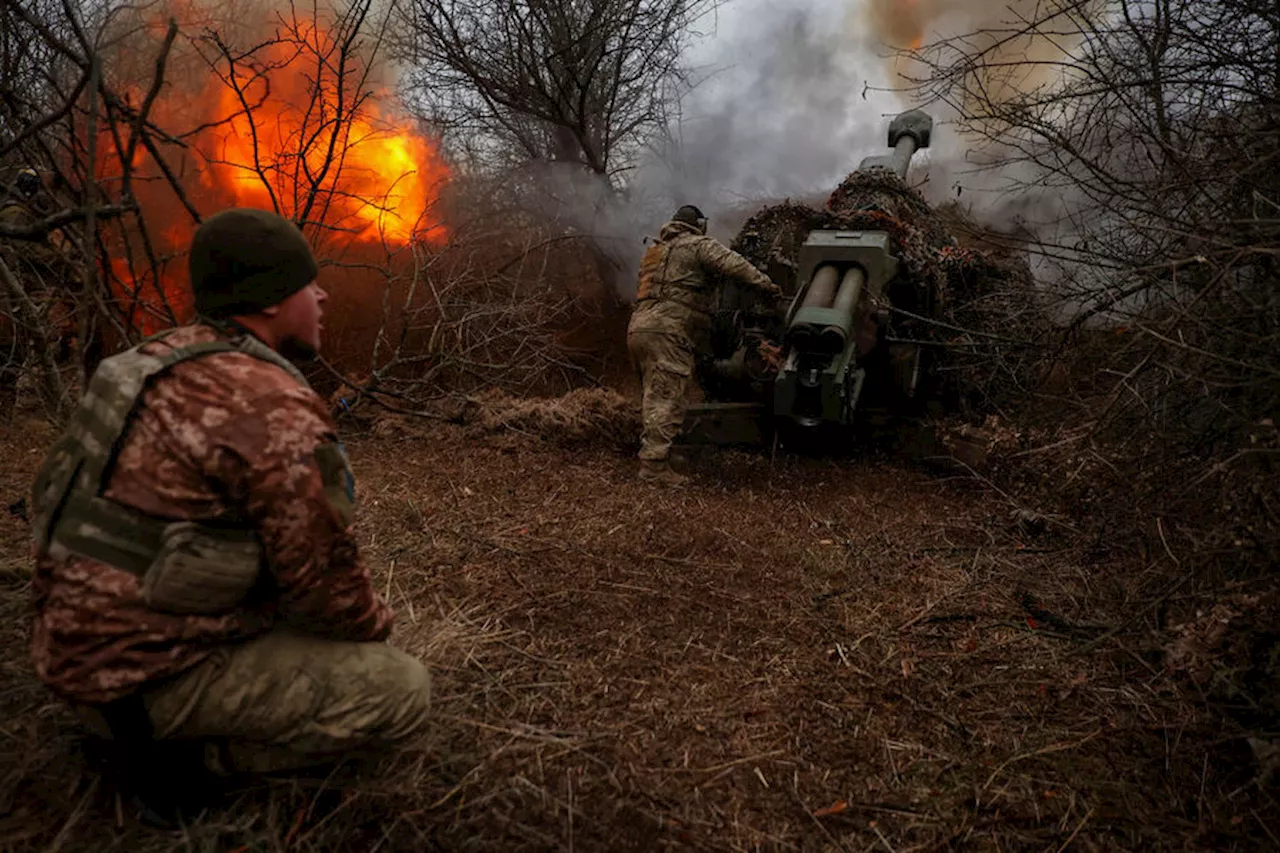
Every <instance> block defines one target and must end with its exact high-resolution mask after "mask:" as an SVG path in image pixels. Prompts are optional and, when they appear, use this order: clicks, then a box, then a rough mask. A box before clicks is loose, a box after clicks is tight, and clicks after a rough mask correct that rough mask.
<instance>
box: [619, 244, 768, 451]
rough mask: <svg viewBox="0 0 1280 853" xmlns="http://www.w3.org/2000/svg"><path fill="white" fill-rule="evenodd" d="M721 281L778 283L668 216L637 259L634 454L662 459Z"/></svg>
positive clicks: (763, 286)
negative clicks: (639, 419)
mask: <svg viewBox="0 0 1280 853" xmlns="http://www.w3.org/2000/svg"><path fill="white" fill-rule="evenodd" d="M721 280H730V281H736V282H739V283H740V284H742V285H744V286H746V287H755V288H757V289H759V290H762V291H764V292H765V293H766V294H769V295H778V294H779V293H780V291H779V290H778V287H777V285H775V284H774V283H773V282H772V281H770V280H769V277H768V276H766V275H765V274H764V273H762V272H760V271H759V270H757V269H756V268H755V267H754V266H752V265H751V262H750V261H748V260H747V259H746V258H744V257H742V256H741V255H739V254H737V253H736V252H733V251H730V250H729V249H728V248H726V247H725V246H724V245H722V244H721V243H720V242H718V241H717V240H715V239H713V238H711V237H708V236H706V235H705V234H703V233H702V230H701V229H700V228H698V227H697V226H695V225H692V224H689V223H686V222H681V221H677V220H672V221H671V222H668V223H667V224H666V225H664V226H663V227H662V231H661V232H660V233H659V237H658V240H657V242H655V243H654V244H653V245H652V246H650V247H649V250H648V251H647V252H645V255H644V259H643V260H642V261H641V262H640V284H639V289H638V290H637V292H636V308H635V311H634V312H633V313H632V315H631V323H630V325H629V326H628V327H627V349H628V351H629V352H630V353H631V360H632V361H633V362H634V363H635V365H636V368H637V369H638V370H639V372H640V379H641V382H642V383H643V385H644V399H643V402H642V404H641V406H642V412H643V416H644V434H643V437H642V440H641V446H640V458H641V459H642V460H644V461H646V462H665V461H666V460H667V458H668V456H669V454H670V452H671V444H672V442H674V441H675V439H676V437H677V436H678V435H679V434H680V428H681V427H682V426H683V424H684V414H685V409H686V405H687V404H686V402H685V397H686V396H687V394H688V391H689V384H690V380H691V378H692V377H693V374H694V364H695V362H696V360H697V354H698V352H699V351H700V350H701V349H702V348H704V347H705V346H706V344H707V336H708V335H709V333H710V330H711V312H712V310H714V308H715V305H716V297H717V293H718V289H719V285H720V282H721Z"/></svg>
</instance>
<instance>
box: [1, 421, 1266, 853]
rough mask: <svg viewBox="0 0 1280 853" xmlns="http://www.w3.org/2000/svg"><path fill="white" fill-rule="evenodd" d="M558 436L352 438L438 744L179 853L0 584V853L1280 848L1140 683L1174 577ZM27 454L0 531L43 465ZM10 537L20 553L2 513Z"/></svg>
mask: <svg viewBox="0 0 1280 853" xmlns="http://www.w3.org/2000/svg"><path fill="white" fill-rule="evenodd" d="M606 402H607V401H606ZM586 408H587V409H588V410H594V407H593V406H592V405H588V406H587V407H586ZM532 410H533V411H537V409H536V407H535V408H533V409H532ZM508 411H510V410H508ZM523 411H530V409H523ZM563 415H564V413H563V411H561V412H559V413H557V414H555V415H553V416H552V418H551V420H550V422H549V423H548V421H546V420H543V418H544V417H545V411H544V413H543V414H542V415H537V416H534V419H533V421H532V423H537V424H542V426H538V427H530V428H531V429H549V430H551V434H550V437H552V439H553V440H552V441H523V442H518V443H511V442H508V441H505V440H503V438H502V436H503V435H504V434H506V433H505V430H504V432H503V433H494V434H492V435H490V436H487V437H486V436H479V435H477V434H476V432H475V427H474V425H472V426H467V425H462V426H455V425H450V424H446V423H435V422H426V421H422V420H416V421H413V422H409V423H407V424H401V425H399V426H397V425H394V424H392V425H389V428H388V429H387V430H379V431H378V432H381V433H382V434H381V435H378V434H373V435H370V436H367V437H365V438H362V439H359V440H356V441H354V442H352V446H351V449H352V453H353V464H354V466H355V468H356V470H357V472H358V475H359V477H360V486H359V489H360V494H361V496H362V510H361V512H362V517H361V529H362V531H363V538H364V544H365V548H366V552H367V555H368V558H369V561H370V564H371V565H372V566H373V568H374V572H375V578H376V583H377V585H378V587H379V589H380V590H382V591H383V592H385V593H386V594H387V595H388V596H389V597H390V598H391V600H392V601H393V602H394V604H395V606H396V607H397V610H398V612H399V621H398V625H397V629H396V632H395V635H394V637H393V641H394V642H395V643H396V644H397V645H399V646H401V647H403V648H406V649H408V650H410V651H412V652H414V653H417V654H421V655H423V656H424V657H425V658H426V659H427V660H429V661H430V663H431V666H432V668H433V671H434V672H435V674H436V693H437V709H438V713H437V725H436V726H435V728H434V729H433V731H432V733H431V735H430V737H429V739H428V740H427V742H425V743H424V744H423V745H422V748H421V749H420V750H417V751H412V752H409V753H406V754H404V755H401V756H398V757H395V758H392V759H390V760H388V761H386V762H384V763H382V764H380V765H379V766H377V767H373V768H368V767H366V768H364V769H363V770H362V771H361V772H356V771H357V768H355V767H348V768H345V769H342V770H340V771H338V772H337V773H335V774H334V775H331V776H328V777H325V778H319V779H313V778H300V779H278V780H273V781H269V782H264V783H262V784H260V785H258V786H255V787H253V788H251V789H249V790H245V791H243V792H240V793H237V794H234V795H232V796H231V797H230V799H229V800H228V801H227V802H226V803H224V804H221V805H219V806H218V807H216V808H214V809H212V810H210V811H209V812H208V813H207V814H206V815H205V816H203V817H202V818H201V819H200V820H198V821H196V822H195V823H194V824H192V825H191V826H190V827H188V828H187V829H186V830H185V831H184V832H182V833H175V834H164V833H157V832H154V831H151V830H148V829H146V828H143V827H141V826H139V825H138V824H137V823H136V822H135V821H134V819H133V818H132V817H131V816H130V815H129V814H128V813H127V811H126V812H124V813H119V814H118V813H117V811H116V807H115V805H114V803H113V802H112V800H111V799H110V798H109V797H107V796H106V795H105V794H104V793H103V792H102V791H101V790H99V789H98V788H97V787H96V783H95V781H94V779H95V778H96V777H95V776H93V775H92V774H90V773H87V772H85V770H84V768H83V766H82V763H81V761H80V759H79V758H78V757H77V752H76V749H75V737H76V732H77V729H76V727H75V724H74V723H73V721H72V720H71V718H70V717H69V715H68V714H67V713H66V711H65V710H63V709H62V708H61V707H60V706H59V705H58V704H57V703H56V702H55V701H53V700H52V699H51V697H49V696H48V695H47V694H46V693H45V692H44V691H43V689H42V688H41V687H40V686H39V685H38V684H37V683H36V682H35V680H34V678H33V677H32V675H31V674H30V670H29V665H28V663H27V659H26V655H25V633H26V617H25V613H26V607H27V590H26V588H25V579H24V578H23V576H22V574H21V572H20V571H11V572H5V573H4V574H3V581H2V583H3V588H2V590H0V608H3V622H2V623H0V624H3V625H4V626H6V627H5V631H6V634H7V636H8V642H6V643H5V644H4V646H3V658H2V661H3V662H2V663H0V666H2V667H3V670H4V673H5V678H4V689H3V691H2V692H0V711H2V712H3V718H4V720H5V723H4V725H3V727H2V728H0V755H3V760H2V761H0V764H2V765H3V767H4V768H5V769H4V771H3V773H0V806H2V807H3V808H0V811H3V813H4V814H5V815H6V816H5V817H4V818H3V819H2V820H0V845H2V846H4V848H5V849H8V850H15V851H19V850H46V849H50V848H51V847H56V848H57V849H60V850H64V851H67V850H102V849H128V850H136V851H142V853H150V851H155V853H159V851H180V850H211V849H219V850H254V849H289V850H298V851H319V850H336V849H343V850H359V851H372V850H422V849H447V850H477V851H480V850H549V849H564V850H568V849H575V850H653V849H682V850H684V849H692V850H725V851H730V850H741V851H747V850H778V851H781V850H833V851H834V850H865V849H876V848H878V849H894V850H900V851H905V850H930V849H997V848H998V849H1006V850H1007V849H1053V850H1058V849H1062V848H1065V847H1078V848H1080V849H1098V850H1110V849H1150V850H1172V849H1178V850H1186V849H1205V850H1250V849H1264V848H1266V847H1267V846H1268V845H1270V844H1272V843H1274V839H1273V836H1274V834H1275V833H1277V832H1280V826H1277V825H1276V823H1275V814H1276V803H1275V801H1274V799H1273V796H1274V794H1273V793H1268V789H1265V788H1260V787H1259V786H1258V784H1257V783H1256V781H1253V780H1254V771H1255V769H1256V764H1255V762H1254V760H1253V758H1252V756H1251V754H1250V753H1249V750H1248V748H1247V747H1245V746H1244V742H1243V741H1241V740H1237V739H1236V738H1235V737H1234V736H1233V735H1234V733H1233V732H1232V731H1230V730H1224V729H1223V727H1222V724H1221V722H1220V721H1218V720H1217V719H1215V718H1213V717H1210V716H1208V715H1206V714H1204V713H1203V711H1202V709H1201V707H1200V706H1198V705H1197V703H1196V702H1195V701H1193V700H1192V699H1191V698H1189V697H1188V696H1187V695H1186V693H1185V692H1184V691H1183V690H1181V689H1180V688H1179V686H1178V684H1177V681H1176V677H1175V675H1174V674H1173V673H1171V672H1170V671H1168V670H1166V668H1165V666H1164V663H1163V658H1162V651H1161V647H1160V642H1161V637H1162V636H1163V635H1162V634H1161V632H1160V629H1161V627H1162V624H1163V620H1164V619H1165V618H1166V614H1167V613H1168V612H1169V611H1170V610H1172V609H1181V608H1186V607H1191V608H1194V607H1195V606H1196V604H1197V602H1199V601H1203V600H1204V599H1202V598H1199V597H1198V595H1197V593H1195V592H1194V591H1193V590H1192V589H1191V588H1190V587H1188V586H1186V585H1178V586H1174V587H1167V586H1164V585H1163V584H1164V583H1165V576H1164V575H1163V574H1162V571H1161V569H1162V561H1167V560H1168V559H1169V557H1167V556H1164V557H1161V556H1160V555H1153V557H1152V561H1151V562H1149V563H1146V564H1144V563H1143V562H1142V561H1140V560H1135V559H1134V558H1133V557H1132V556H1131V555H1129V554H1127V553H1126V552H1125V551H1124V550H1123V549H1112V548H1109V547H1107V545H1106V543H1105V542H1098V541H1096V540H1094V539H1092V538H1091V537H1087V536H1085V537H1082V536H1080V535H1078V534H1077V533H1076V531H1075V530H1074V528H1075V524H1074V521H1073V519H1071V518H1069V517H1061V518H1059V517H1049V518H1048V519H1044V518H1041V517H1039V516H1038V515H1036V514H1035V513H1033V512H1030V510H1031V509H1034V508H1031V507H1025V506H1022V505H1019V504H1017V503H1016V502H1013V501H1011V500H1010V499H1009V498H1006V497H1004V496H1001V495H1000V494H999V492H997V491H994V490H989V489H982V488H979V487H977V486H976V485H975V483H974V481H973V480H972V479H971V478H961V479H952V480H950V481H939V480H938V479H936V478H935V477H931V476H929V475H926V474H924V473H922V472H918V471H913V470H911V469H910V468H906V467H902V466H900V465H897V464H890V463H889V462H886V461H877V460H875V459H872V458H863V459H857V460H849V461H845V462H840V463H836V462H831V461H823V460H817V459H791V458H781V457H780V458H778V459H777V460H775V461H774V462H773V463H772V464H771V463H770V462H769V460H768V459H767V458H765V457H762V456H758V455H754V454H746V453H737V452H731V453H725V454H716V455H708V456H705V457H697V458H694V459H693V460H692V462H691V464H692V467H693V470H694V473H695V476H696V483H695V485H694V486H693V487H692V488H690V489H688V490H686V491H683V492H677V493H665V492H658V491H656V490H654V489H652V488H650V487H648V486H646V485H645V484H643V483H640V482H637V481H636V480H635V479H634V476H633V473H632V468H631V466H632V460H631V459H630V457H629V454H627V453H624V452H621V451H620V450H619V449H618V448H616V447H608V446H606V445H607V443H604V444H600V445H597V446H588V447H581V446H580V447H578V448H577V449H575V450H567V449H564V448H562V447H558V446H557V445H556V443H555V441H554V437H555V436H556V435H557V434H558V433H559V432H560V431H561V430H562V429H563V426H562V423H563ZM496 422H498V423H502V422H506V423H510V422H511V416H510V415H503V416H501V417H499V418H497V419H496ZM20 427H22V428H19V429H16V430H12V431H10V432H9V433H8V434H7V437H6V439H5V443H4V448H3V449H4V451H5V454H6V456H7V458H11V459H16V460H18V461H19V464H18V465H17V466H16V470H14V469H6V472H5V474H4V482H3V494H2V495H0V496H2V497H3V498H4V502H5V503H8V502H10V501H12V500H14V499H15V497H16V496H18V495H20V494H22V493H23V492H24V491H25V489H26V486H27V483H28V481H29V478H30V476H31V474H32V470H33V469H34V467H35V465H36V464H37V462H38V453H36V452H32V451H33V450H36V448H37V447H42V446H43V444H44V443H45V442H44V441H43V439H44V438H46V437H47V436H44V435H42V434H41V432H40V429H38V428H37V429H35V430H31V429H29V428H25V422H24V424H23V425H20ZM544 434H545V433H544ZM0 531H3V544H4V546H5V553H8V554H11V555H14V554H21V553H22V550H21V543H22V541H23V539H24V538H25V527H24V526H23V525H22V524H21V523H20V522H19V521H18V519H17V518H15V517H12V516H6V517H5V518H4V521H3V523H2V525H0ZM14 562H15V563H20V564H21V565H22V566H25V565H27V562H26V559H25V558H15V560H14Z"/></svg>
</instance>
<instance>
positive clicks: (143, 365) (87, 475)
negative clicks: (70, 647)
mask: <svg viewBox="0 0 1280 853" xmlns="http://www.w3.org/2000/svg"><path fill="white" fill-rule="evenodd" d="M170 333H171V332H165V333H162V334H161V335H158V336H156V337H154V338H151V339H150V341H154V340H162V339H163V338H164V337H166V336H167V335H168V334H170ZM150 341H146V342H144V343H149V342H150ZM142 346H143V345H142V344H140V345H139V346H137V347H134V348H133V349H130V350H126V351H125V352H122V353H120V354H119V355H115V356H112V357H111V358H108V359H106V360H104V361H103V362H102V364H101V365H100V366H99V367H98V369H97V371H95V372H94V374H93V378H92V379H90V380H89V385H88V389H87V390H86V391H85V394H84V396H83V397H82V398H81V400H80V405H79V407H78V408H77V409H76V411H75V413H74V414H73V415H72V417H71V422H70V424H69V425H68V427H67V430H66V432H64V433H63V435H62V437H61V438H60V439H59V440H58V442H57V443H56V444H55V445H54V446H53V449H52V450H51V451H50V452H49V456H48V458H47V459H46V460H45V463H44V466H43V467H42V468H41V470H40V474H39V475H38V476H37V478H36V484H35V490H34V495H33V503H34V510H35V512H34V518H33V525H32V527H33V530H32V534H33V536H34V538H35V541H36V543H37V545H38V546H39V547H40V548H41V549H43V550H44V551H45V552H46V553H47V554H48V555H49V556H50V557H52V558H53V559H55V560H63V559H67V558H68V557H71V556H80V557H87V558H88V559H90V560H94V561H96V562H99V563H103V564H105V565H108V566H113V567H115V568H117V569H123V570H124V571H126V572H129V573H131V574H133V575H136V576H137V577H138V578H139V579H140V580H141V581H142V591H143V597H144V598H145V599H146V601H147V603H148V604H149V605H151V606H153V607H155V608H156V609H158V610H164V611H168V612H175V613H218V612H224V611H226V610H229V609H231V608H232V607H234V606H235V605H236V604H238V603H239V602H240V601H241V600H243V598H244V597H245V596H246V595H247V594H248V593H249V591H250V590H251V589H252V588H253V586H254V585H255V584H256V582H257V580H258V576H259V572H260V570H261V567H262V560H263V556H262V554H263V552H262V547H261V543H260V542H259V541H258V537H257V534H256V533H255V532H254V530H253V528H252V526H251V524H250V523H249V521H248V519H244V518H236V517H232V518H222V519H217V520H214V521H206V522H196V521H172V520H166V519H160V518H155V517H153V516H151V515H147V514H145V513H142V512H140V511H138V510H136V509H133V508H131V507H127V506H125V505H123V504H120V503H117V502H116V501H113V500H110V499H108V498H106V497H104V496H103V491H104V489H105V488H106V485H107V482H108V480H109V479H110V477H111V472H112V469H113V468H114V466H115V462H116V457H117V456H118V454H119V451H120V448H121V446H122V445H123V441H124V437H125V433H126V431H127V429H128V426H129V423H130V421H131V420H132V418H133V416H134V414H135V413H136V412H137V410H138V406H139V403H140V401H141V399H142V396H143V393H144V392H145V391H146V389H147V388H148V387H149V386H150V384H151V382H152V381H153V380H154V379H155V378H156V377H157V376H159V375H161V374H163V373H165V372H166V371H168V370H170V369H171V368H172V367H174V365H177V364H181V363H182V362H185V361H191V360H193V359H197V358H203V357H205V356H208V355H213V354H214V353H221V352H240V353H244V354H245V355H249V356H252V357H254V358H257V359H260V360H262V361H266V362H270V363H271V364H274V365H276V366H277V367H279V368H280V369H281V370H284V371H285V372H287V373H288V374H289V375H290V376H292V377H293V378H294V379H296V380H298V382H300V383H302V384H303V385H304V386H306V385H307V381H306V379H305V378H304V377H303V375H302V374H301V372H299V371H298V369H297V368H296V367H294V366H293V365H292V364H290V363H289V362H288V361H286V360H285V359H284V358H283V357H282V356H280V355H279V354H278V353H276V352H275V350H273V349H271V348H270V347H268V346H267V345H266V344H264V343H262V342H261V341H259V340H258V339H257V338H255V337H253V336H252V335H249V334H244V335H241V336H239V337H236V338H233V339H232V340H219V341H209V342H205V343H197V344H192V345H190V346H186V347H179V348H176V349H173V350H170V351H169V352H168V353H165V354H164V355H147V354H145V353H143V352H141V347H142ZM343 461H344V462H345V458H344V460H343Z"/></svg>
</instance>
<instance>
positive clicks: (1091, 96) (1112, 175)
mask: <svg viewBox="0 0 1280 853" xmlns="http://www.w3.org/2000/svg"><path fill="white" fill-rule="evenodd" d="M1045 44H1051V45H1057V46H1062V47H1066V48H1069V49H1065V50H1059V51H1056V52H1053V53H1050V52H1047V51H1044V50H1033V49H1032V48H1033V46H1035V45H1039V46H1041V47H1042V46H1043V45H1045ZM1055 57H1056V58H1055ZM914 58H915V59H916V60H917V61H918V62H921V63H923V64H924V66H925V68H926V69H927V72H928V73H927V74H924V75H922V76H921V79H920V80H918V81H917V83H918V84H919V87H920V94H921V95H922V96H923V97H926V98H933V99H940V100H942V101H945V102H946V103H948V104H949V105H950V106H951V107H952V108H953V109H954V111H955V113H956V115H957V116H958V118H959V122H960V124H961V125H962V126H963V128H964V129H965V130H966V131H967V132H968V133H969V134H971V135H973V136H976V137H978V138H980V139H981V140H982V141H983V142H984V143H985V144H984V145H983V146H982V151H983V154H984V155H985V157H986V161H985V162H986V164H987V165H988V166H990V167H991V168H994V169H996V170H998V172H999V174H1002V175H1003V176H1004V178H1005V184H1004V189H1005V190H1006V192H1007V193H1008V194H1009V197H1015V198H1018V199H1019V201H1020V202H1021V203H1022V205H1023V207H1024V209H1028V210H1033V211H1034V210H1038V211H1040V212H1045V211H1051V212H1052V213H1053V216H1052V217H1049V218H1048V220H1047V221H1041V222H1038V223H1034V224H1035V225H1036V227H1038V229H1039V233H1040V235H1041V242H1040V245H1039V247H1038V250H1039V253H1040V258H1041V269H1042V270H1044V271H1047V272H1049V273H1050V274H1048V275H1046V276H1045V282H1044V284H1045V286H1046V288H1047V289H1049V290H1050V292H1052V293H1054V294H1055V295H1056V296H1057V298H1058V300H1059V303H1058V304H1059V306H1060V309H1061V316H1062V318H1063V319H1064V320H1066V321H1069V323H1070V327H1071V329H1073V330H1086V333H1087V330H1088V329H1090V328H1095V329H1096V328H1105V329H1107V330H1108V333H1107V336H1106V340H1107V341H1108V344H1107V346H1106V347H1103V348H1101V350H1098V349H1097V348H1095V350H1094V352H1095V356H1097V354H1098V353H1099V352H1100V353H1101V355H1100V361H1099V362H1098V363H1097V372H1096V374H1095V376H1094V379H1095V380H1096V382H1095V385H1094V387H1095V389H1100V390H1101V391H1102V394H1103V396H1102V400H1101V405H1098V404H1097V403H1096V402H1095V403H1090V404H1089V405H1088V407H1087V409H1086V410H1085V412H1084V413H1083V416H1084V417H1086V418H1088V419H1089V422H1090V424H1091V425H1092V429H1091V430H1090V433H1089V434H1091V435H1094V436H1100V435H1106V436H1108V437H1109V440H1110V441H1111V442H1112V444H1110V445H1109V446H1110V447H1112V448H1113V450H1115V451H1116V456H1115V457H1113V458H1115V459H1117V460H1120V459H1123V460H1124V464H1126V465H1129V466H1132V467H1131V468H1126V470H1129V471H1137V472H1139V476H1137V477H1134V478H1131V480H1130V484H1129V485H1130V487H1132V485H1133V484H1135V483H1149V484H1152V488H1153V490H1157V491H1158V490H1163V491H1164V492H1165V495H1166V497H1170V498H1185V499H1187V500H1191V499H1200V498H1203V497H1204V495H1205V494H1207V492H1206V483H1207V482H1210V481H1212V482H1218V483H1225V479H1224V478H1226V477H1227V476H1228V475H1229V474H1230V472H1231V471H1232V470H1233V469H1234V467H1238V466H1239V465H1242V464H1245V463H1247V462H1248V461H1249V460H1251V459H1252V460H1255V461H1257V460H1259V459H1260V458H1261V457H1263V456H1266V455H1268V454H1274V453H1276V452H1277V450H1276V446H1275V440H1274V438H1275V437H1274V432H1275V430H1274V423H1273V422H1272V421H1271V420H1270V419H1271V418H1273V417H1274V413H1275V412H1276V411H1277V410H1280V296H1278V294H1280V276H1278V275H1277V264H1276V261H1277V259H1276V246H1277V245H1280V107H1278V106H1277V104H1278V103H1280V101H1278V100H1277V96H1278V94H1280V7H1278V6H1277V5H1276V4H1275V3H1274V2H1270V0H1207V2H1206V0H1194V2H1193V0H1154V2H1152V1H1151V0H1052V1H1051V2H1046V3H1041V4H1038V5H1037V6H1036V9H1035V14H1034V15H1033V16H1031V17H1029V18H1026V19H1020V20H1011V21H1010V22H1009V23H1008V25H1007V26H1006V27H1005V28H1003V29H998V30H986V31H983V32H977V33H969V34H966V35H964V36H961V37H957V38H952V39H947V40H945V41H941V42H938V43H935V44H933V45H929V46H926V47H925V48H923V49H921V50H920V51H918V52H916V53H915V54H914ZM1055 267H1056V269H1055ZM1094 337H1095V338H1096V335H1095V336H1094ZM1268 436H1270V437H1268ZM1189 486H1191V487H1192V488H1188V487H1189ZM1224 503H1231V501H1224ZM1264 503H1265V502H1264ZM1259 511H1260V512H1263V514H1264V515H1265V516H1267V520H1265V522H1264V523H1260V526H1262V524H1265V525H1266V526H1269V528H1270V529H1271V531H1272V536H1273V541H1272V543H1271V545H1270V546H1268V547H1271V548H1273V549H1274V548H1275V547H1276V546H1277V543H1276V542H1275V541H1274V533H1275V527H1276V521H1275V516H1274V512H1275V510H1274V507H1272V508H1270V509H1265V508H1264V509H1262V510H1259ZM1254 535H1255V534H1248V535H1247V536H1244V537H1243V538H1242V539H1241V541H1245V540H1247V539H1248V538H1249V537H1252V536H1254ZM1257 535H1259V536H1260V535H1261V534H1260V533H1258V534H1257ZM1272 556H1273V557H1274V556H1275V555H1274V553H1273V554H1272Z"/></svg>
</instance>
